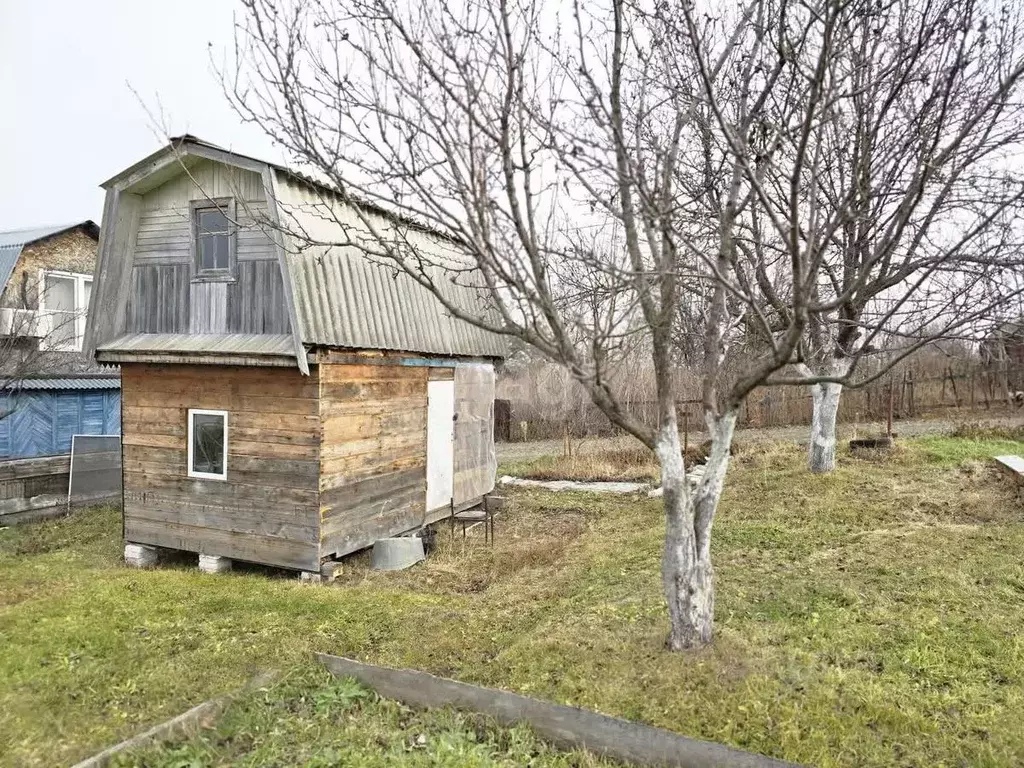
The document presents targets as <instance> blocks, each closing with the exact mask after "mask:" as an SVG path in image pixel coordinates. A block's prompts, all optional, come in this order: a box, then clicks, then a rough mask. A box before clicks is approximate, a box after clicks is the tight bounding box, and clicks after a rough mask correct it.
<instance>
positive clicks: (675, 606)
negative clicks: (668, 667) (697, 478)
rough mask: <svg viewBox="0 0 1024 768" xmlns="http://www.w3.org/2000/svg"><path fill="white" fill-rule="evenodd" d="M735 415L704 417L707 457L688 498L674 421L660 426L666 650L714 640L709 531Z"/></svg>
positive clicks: (678, 649)
mask: <svg viewBox="0 0 1024 768" xmlns="http://www.w3.org/2000/svg"><path fill="white" fill-rule="evenodd" d="M735 426H736V414H735V413H734V412H730V413H728V414H726V415H725V416H722V417H719V418H709V419H708V428H709V431H710V434H711V455H710V456H709V457H708V463H707V466H706V467H705V471H704V477H703V478H702V479H701V482H700V484H699V485H698V487H697V489H696V490H695V491H694V492H693V493H692V494H691V493H690V489H689V486H688V483H687V479H686V469H685V466H684V463H683V456H682V452H681V450H680V445H679V431H678V429H677V425H676V423H675V420H674V419H673V420H671V423H664V424H663V425H662V428H661V430H660V434H659V436H658V442H657V453H658V459H659V461H660V463H661V486H662V491H663V494H664V499H663V501H664V505H665V551H664V556H663V558H662V566H661V575H662V581H663V583H664V587H665V598H666V600H667V601H668V615H669V625H670V629H669V636H668V641H667V642H666V645H667V647H668V648H669V650H672V651H680V650H683V649H686V648H699V647H701V646H704V645H707V644H708V643H710V642H711V639H712V637H713V635H714V616H715V589H714V570H713V568H712V566H711V526H712V523H713V521H714V516H715V511H716V510H717V508H718V500H719V498H721V495H722V487H723V484H724V481H725V472H726V469H727V468H728V465H729V448H730V446H731V444H732V434H733V430H734V429H735Z"/></svg>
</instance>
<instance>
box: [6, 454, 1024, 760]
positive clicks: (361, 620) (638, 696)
mask: <svg viewBox="0 0 1024 768" xmlns="http://www.w3.org/2000/svg"><path fill="white" fill-rule="evenodd" d="M1003 440H1004V438H989V437H982V438H980V439H965V438H960V439H952V438H927V439H923V440H920V441H915V442H909V443H906V444H901V446H900V447H899V448H898V450H896V451H895V453H893V454H892V455H891V456H889V457H876V458H874V459H869V458H853V457H850V456H847V455H843V456H841V458H840V468H839V469H838V470H837V471H836V472H835V473H832V474H830V475H823V476H816V475H811V474H809V473H808V472H807V471H806V470H805V468H804V456H803V452H802V450H801V449H799V448H796V447H792V446H778V445H760V444H759V445H752V446H750V447H749V449H748V450H744V451H743V452H741V453H740V454H739V455H738V456H737V457H735V459H734V461H733V465H732V467H731V469H730V475H729V480H728V483H727V488H726V493H725V496H724V498H723V501H722V505H721V508H720V515H719V519H718V521H717V522H716V527H715V539H714V544H713V550H714V552H713V556H714V561H715V566H716V583H717V589H718V591H717V599H716V627H717V637H716V640H715V643H714V645H713V646H712V647H711V648H709V649H706V650H704V651H700V652H697V653H688V654H672V653H668V652H666V651H665V650H664V649H663V646H662V642H663V639H664V637H665V634H666V630H667V622H666V618H665V608H664V602H663V599H662V597H661V593H660V578H659V556H660V547H661V537H662V530H663V528H662V522H661V511H660V508H659V505H658V502H657V501H655V500H648V499H646V498H632V497H629V498H621V497H604V496H595V495H586V494H550V493H540V492H519V493H516V494H514V495H513V497H512V501H511V503H510V505H509V507H510V508H509V510H508V514H507V516H506V517H505V518H504V519H503V520H501V521H500V522H499V525H498V541H497V545H496V546H495V547H494V548H493V549H490V548H487V547H485V546H483V544H482V542H481V541H480V540H479V538H476V539H474V538H473V536H471V537H470V541H469V542H468V543H467V544H466V545H465V546H463V543H462V541H461V538H459V539H457V540H456V541H454V542H451V541H449V540H448V538H447V536H446V535H445V536H442V537H440V538H441V541H442V542H443V544H444V547H443V549H442V551H441V552H440V553H439V554H438V555H437V556H436V557H432V558H431V559H430V560H429V561H428V562H427V563H424V564H422V565H420V566H417V567H415V568H413V569H410V570H409V571H405V572H401V573H390V574H389V573H375V572H371V571H369V570H367V569H366V567H365V563H364V559H363V558H355V559H354V560H353V561H352V563H351V564H350V565H349V566H348V567H347V568H346V571H345V573H344V575H343V577H342V580H341V583H340V584H339V585H337V586H335V587H331V588H326V587H310V586H303V585H300V584H299V583H297V582H296V581H295V580H293V579H288V578H282V577H278V576H275V575H273V574H271V573H269V572H268V571H266V570H261V569H251V570H248V571H246V572H242V571H236V572H234V573H232V574H228V575H218V576H207V575H203V574H199V573H198V572H197V571H196V570H195V567H194V565H191V564H188V563H179V564H177V565H164V566H161V567H160V568H158V569H156V570H152V571H141V572H140V571H133V570H130V569H127V568H124V567H123V566H121V565H120V561H119V558H120V542H119V535H120V524H119V520H118V517H117V514H116V512H112V511H109V510H107V511H97V512H90V513H86V514H82V515H78V516H76V517H74V518H71V519H68V520H63V521H59V522H54V523H44V524H39V525H35V526H30V527H22V528H13V529H7V530H3V531H0V648H2V652H0V764H2V765H12V766H14V765H17V766H26V765H27V766H34V765H62V764H68V763H70V762H73V761H74V760H76V759H80V758H82V757H84V756H86V755H88V754H90V753H92V752H95V751H98V750H99V749H102V748H103V747H105V746H108V745H109V744H111V743H114V742H116V741H118V740H120V739H123V738H126V737H127V736H129V735H132V734H134V733H136V732H138V731H139V730H141V729H142V728H144V727H145V726H147V725H149V724H152V723H155V722H159V721H161V720H164V719H167V718H169V717H171V716H173V715H175V714H178V713H179V712H182V711H184V710H185V709H187V708H188V707H190V706H192V705H194V704H196V703H198V702H199V701H202V700H203V699H206V698H209V697H210V696H212V695H215V694H218V693H222V692H225V691H229V690H232V689H234V688H235V687H237V686H239V685H241V684H242V683H243V682H244V681H245V680H247V679H248V678H249V677H251V676H252V675H253V674H254V673H255V672H256V671H257V670H261V669H267V668H276V669H281V670H283V671H284V673H285V680H284V682H282V686H284V687H283V688H281V689H280V690H278V689H276V688H275V689H274V690H272V691H270V692H268V693H266V694H264V695H263V698H262V699H261V698H260V697H258V696H257V697H253V698H252V699H246V700H245V702H240V703H239V705H238V706H237V707H233V708H232V710H231V711H230V712H229V714H228V716H226V718H225V721H224V722H223V723H222V724H221V725H219V726H218V728H217V729H215V730H213V731H211V732H209V733H207V734H205V735H204V736H203V737H202V738H201V739H197V740H193V741H191V742H189V743H188V744H186V745H184V746H170V747H166V748H161V749H158V750H156V751H150V752H149V753H147V758H146V759H147V762H146V764H147V765H162V764H167V765H191V764H197V765H205V764H209V763H215V764H222V763H225V764H231V763H232V762H233V761H234V762H239V763H243V764H246V765H250V764H255V765H262V764H274V763H275V760H277V761H278V764H286V763H290V762H299V763H301V762H303V761H312V760H314V756H317V755H319V757H317V758H316V759H321V758H323V756H325V755H327V756H329V755H330V754H331V753H330V750H332V749H343V748H346V747H345V745H346V744H347V743H349V742H351V744H352V749H353V750H357V751H354V752H352V753H351V755H352V757H351V759H350V764H357V763H359V761H360V760H364V759H365V760H369V759H371V757H363V755H367V756H373V755H378V751H377V748H378V747H379V749H380V756H381V759H382V760H384V757H383V756H385V755H401V756H402V759H404V760H406V763H407V764H416V763H415V761H416V760H425V761H426V762H424V763H422V764H427V763H429V760H427V759H426V758H425V757H422V756H423V755H424V754H425V752H424V750H423V749H420V748H419V747H416V748H413V747H411V746H410V747H409V749H408V750H406V748H405V747H404V746H402V745H407V737H409V736H410V734H411V733H412V732H413V731H420V730H421V731H423V732H425V733H427V734H428V743H432V742H431V740H432V739H434V738H435V736H436V740H437V741H438V743H440V742H441V741H445V740H449V741H452V743H453V744H456V747H454V748H455V749H466V750H472V749H480V750H483V751H482V752H480V753H477V752H474V753H473V755H474V756H469V757H466V758H465V759H462V758H459V757H452V758H451V759H452V760H454V761H455V762H453V763H452V764H473V765H476V764H480V765H488V764H491V763H488V762H487V761H488V760H490V761H492V763H497V764H502V763H501V761H502V760H505V761H506V763H507V764H512V763H517V762H522V759H521V756H520V755H519V753H516V752H514V751H513V753H512V754H511V755H509V753H508V749H509V748H510V747H509V746H508V745H509V744H510V743H511V741H510V740H515V739H520V738H521V739H523V740H525V741H524V742H523V743H526V742H529V743H530V744H532V745H534V746H529V747H525V748H528V749H536V750H540V751H539V752H538V754H539V755H541V756H542V757H540V758H538V762H536V763H535V764H537V765H548V764H553V765H558V764H560V763H558V762H557V761H558V760H561V759H563V758H562V756H560V755H558V753H555V752H550V751H543V750H544V749H545V748H544V747H543V746H542V745H536V742H535V741H530V739H531V738H532V737H530V736H529V734H525V733H523V732H521V731H519V730H518V729H517V730H516V731H514V732H506V731H502V730H500V729H487V728H485V729H484V730H483V731H481V730H479V728H477V727H476V726H475V725H472V724H470V721H469V720H466V719H463V718H462V716H458V715H453V714H450V713H444V712H441V713H430V714H429V715H415V714H412V713H408V712H405V711H404V710H402V709H401V708H400V707H397V705H394V704H389V703H387V702H380V701H378V700H376V699H370V700H367V699H360V700H359V702H358V705H354V706H353V707H352V708H349V709H345V710H344V713H343V714H330V713H328V714H324V713H323V712H317V710H316V705H315V701H316V697H317V695H318V693H317V692H318V691H323V690H330V689H331V684H329V683H327V682H325V680H324V679H323V678H322V675H321V677H317V676H316V675H317V674H318V673H316V672H315V671H313V670H314V667H313V666H312V664H311V662H310V654H311V653H312V652H313V651H324V652H328V653H337V654H341V655H346V656H352V657H356V658H362V659H367V660H370V661H374V662H380V663H385V664H389V665H395V666H408V667H413V668H417V669H423V670H426V671H429V672H433V673H435V674H441V675H446V676H450V677H456V678H459V679H462V680H466V681H468V682H475V683H480V684H485V685H491V686H496V687H501V688H506V689H509V690H516V691H519V692H523V693H527V694H529V695H534V696H538V697H542V698H546V699H550V700H554V701H559V702H562V703H568V704H573V705H577V706H582V707H587V708H591V709H596V710H598V711H601V712H605V713H608V714H613V715H617V716H622V717H627V718H630V719H635V720H639V721H644V722H647V723H651V724H654V725H657V726H660V727H665V728H670V729H672V730H675V731H678V732H680V733H684V734H687V735H691V736H695V737H699V738H705V739H712V740H716V741H722V742H726V743H729V744H733V745H735V746H738V747H741V748H745V749H750V750H753V751H757V752H762V753H765V754H770V755H773V756H777V757H783V758H788V759H791V760H794V761H798V762H804V763H809V764H816V765H878V766H881V765H893V764H899V765H929V766H930V765H962V764H970V765H1017V764H1021V763H1024V729H1022V728H1021V727H1020V712H1021V711H1024V633H1022V632H1021V627H1022V626H1024V564H1022V558H1021V554H1020V553H1021V552H1022V551H1024V515H1022V508H1021V506H1020V503H1019V502H1018V501H1017V500H1016V498H1015V495H1014V490H1013V488H1012V487H1011V486H1010V484H1009V483H1008V482H1005V481H1003V480H1002V479H1001V478H1000V477H999V475H998V474H997V473H996V472H995V470H993V469H992V468H991V462H990V461H988V458H989V457H990V456H991V455H992V453H993V452H1005V451H1011V452H1014V453H1021V452H1024V443H1019V442H1014V441H1009V442H1004V441H1003ZM307 690H308V693H306V691H307ZM328 695H333V694H328ZM260 702H262V703H260ZM257 704H259V706H257ZM286 710H287V712H289V713H292V715H293V716H292V715H289V716H287V717H285V716H284V712H285V711H286ZM336 716H337V717H340V718H342V720H343V723H342V725H343V727H344V728H346V729H351V730H350V733H351V739H349V740H345V739H342V738H341V737H340V736H338V737H337V738H336V736H337V734H335V728H334V726H333V725H332V726H331V727H328V725H327V721H326V720H324V718H325V717H327V718H332V717H336ZM395 718H397V720H396V719H395ZM420 718H422V719H420ZM282 719H283V722H282V724H281V725H280V726H279V727H278V726H274V725H273V723H274V722H277V721H278V720H282ZM332 722H333V721H332ZM339 722H340V721H339ZM403 723H405V724H411V725H409V728H411V729H412V730H408V729H406V726H405V725H403ZM339 727H340V726H339ZM470 733H473V734H475V735H474V736H473V739H472V740H469V734H470ZM459 734H461V736H460V735H459ZM374 744H376V745H377V746H376V747H375V746H374ZM473 745H476V747H474V746H473ZM438 748H440V747H438ZM359 749H364V750H366V751H365V752H364V753H360V752H358V750H359ZM204 750H205V751H204ZM261 750H264V751H261ZM289 750H290V751H289ZM395 750H397V751H395ZM178 754H180V755H182V756H183V757H182V761H180V762H178V763H175V762H173V760H172V757H173V756H174V755H178ZM431 754H433V753H431ZM185 757H188V759H189V760H193V758H194V760H193V762H188V761H186V760H185ZM250 757H251V758H252V762H249V760H250ZM257 758H258V759H257ZM165 759H166V760H167V761H170V762H166V763H161V762H159V760H165ZM324 759H326V758H324ZM346 759H349V758H347V757H346ZM444 759H448V758H444ZM567 759H568V758H567ZM260 760H262V761H263V762H259V761H260ZM339 760H340V758H339ZM459 760H462V762H459ZM544 761H548V762H544ZM342 762H344V760H342ZM311 764H317V763H315V762H312V763H311ZM392 764H403V763H402V762H401V761H400V760H399V759H398V758H397V757H396V759H395V760H394V761H392ZM568 764H571V762H570V763H568Z"/></svg>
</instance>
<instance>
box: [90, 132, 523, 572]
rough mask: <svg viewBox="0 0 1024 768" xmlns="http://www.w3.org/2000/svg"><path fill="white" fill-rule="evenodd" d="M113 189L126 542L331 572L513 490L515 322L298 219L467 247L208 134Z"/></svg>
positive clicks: (104, 355)
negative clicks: (502, 452)
mask: <svg viewBox="0 0 1024 768" xmlns="http://www.w3.org/2000/svg"><path fill="white" fill-rule="evenodd" d="M103 187H104V188H105V189H106V203H105V206H104V212H103V223H102V227H101V233H100V245H99V262H98V270H97V275H96V282H95V285H94V288H93V292H92V304H91V307H90V321H89V326H88V329H87V331H86V347H87V349H88V350H89V351H91V352H94V353H95V357H96V359H97V360H98V361H99V362H102V363H116V364H118V365H120V366H121V382H122V398H123V414H122V416H123V418H122V431H123V459H124V537H125V543H126V552H128V551H129V549H128V545H133V546H132V548H131V550H130V551H131V552H132V553H134V554H136V555H138V556H139V557H140V558H141V559H146V558H147V557H148V556H149V554H151V553H150V550H149V549H148V548H151V547H167V548H173V549H178V550H186V551H192V552H198V553H201V554H202V555H206V556H213V557H219V558H231V559H238V560H244V561H251V562H256V563H263V564H268V565H274V566H281V567H284V568H291V569H297V570H301V571H308V572H318V571H319V570H320V568H321V566H322V564H323V562H324V561H325V560H328V559H330V558H334V557H337V556H340V555H344V554H347V553H350V552H353V551H356V550H358V549H361V548H364V547H367V546H369V545H371V544H372V543H373V542H374V541H376V540H377V539H380V538H383V537H388V536H393V535H397V534H400V533H403V532H409V531H411V530H415V529H417V528H419V527H421V526H423V525H426V524H429V523H431V522H434V521H437V520H439V519H442V518H443V517H446V516H448V515H449V514H450V513H451V511H452V510H453V509H454V510H460V509H463V508H467V507H470V506H473V505H475V504H477V503H479V502H480V500H481V498H482V497H483V496H484V495H485V494H487V493H489V492H490V491H491V490H492V489H493V486H494V474H495V469H496V463H495V455H494V444H493V400H494V365H495V363H496V362H497V361H499V359H500V358H501V357H502V356H503V354H504V345H503V343H502V342H501V340H500V338H499V337H497V336H495V335H493V334H490V333H487V332H485V331H483V330H481V329H479V328H477V327H475V326H473V325H471V324H468V323H465V322H462V321H459V320H456V319H454V318H453V317H452V316H451V315H450V314H449V313H447V312H446V311H445V310H444V308H443V305H442V303H441V302H440V301H438V300H437V299H436V298H435V297H434V296H433V295H431V294H430V293H429V292H428V291H426V290H425V289H423V288H422V287H421V286H419V285H417V284H416V282H415V281H413V280H412V279H411V278H410V277H409V276H408V275H405V274H401V273H398V272H396V270H395V269H393V268H389V267H388V266H387V265H383V264H381V263H378V262H376V261H374V260H373V259H372V258H371V257H369V256H368V255H367V253H366V252H365V251H364V250H362V249H360V248H359V247H358V246H355V245H345V246H330V247H328V246H320V247H310V246H309V243H308V239H307V238H306V237H303V238H301V242H300V239H299V238H298V237H296V236H294V235H290V234H289V235H286V234H284V233H286V232H290V233H294V232H297V231H298V232H303V233H305V234H306V235H308V237H309V238H313V239H315V241H316V242H332V241H333V242H340V241H346V236H347V235H348V236H350V235H351V233H352V232H354V231H358V230H359V229H360V227H364V228H363V230H362V231H364V232H366V230H365V222H364V220H363V219H362V218H361V217H360V216H358V215H357V213H358V212H361V213H362V214H363V215H365V216H369V217H371V221H372V222H374V226H377V224H379V225H380V226H388V227H395V228H397V229H400V230H401V231H402V232H403V236H405V237H407V238H409V239H411V240H415V242H416V245H417V251H418V252H419V253H421V254H424V255H426V256H428V257H430V255H431V254H435V253H436V254H437V256H438V263H442V262H443V261H444V260H445V259H446V258H451V257H452V255H453V253H454V252H455V248H456V246H455V244H454V243H453V242H452V241H450V240H448V239H446V238H445V237H444V236H442V235H439V234H437V233H435V232H432V231H430V230H428V229H426V228H423V227H421V226H419V225H417V224H415V223H413V222H410V221H406V220H404V219H399V218H396V217H394V216H392V215H391V214H389V213H387V212H385V211H383V210H381V209H378V208H375V207H370V206H365V207H362V208H361V209H359V211H356V210H355V209H353V208H351V207H350V206H351V204H350V203H348V202H346V201H344V200H342V199H341V197H340V196H338V195H336V194H335V193H334V192H333V191H332V190H331V189H330V188H328V187H326V186H323V185H321V184H318V183H317V182H315V181H313V180H311V179H309V178H307V177H305V176H303V175H300V174H298V173H295V172H292V171H290V170H288V169H287V168H284V167H281V166H279V165H275V164H273V163H269V162H265V161H262V160H257V159H254V158H251V157H246V156H243V155H240V154H237V153H234V152H230V151H227V150H225V149H222V148H220V147H217V146H214V145H212V144H208V143H206V142H203V141H200V140H198V139H196V138H194V137H191V136H185V137H181V138H178V139H173V140H172V141H171V143H170V145H168V146H167V147H165V148H163V149H161V150H160V151H158V152H156V153H155V154H153V155H151V156H149V157H147V158H145V159H144V160H142V161H140V162H139V163H136V164H135V165H133V166H132V167H130V168H128V169H126V170H125V171H123V172H121V173H119V174H118V175H117V176H115V177H114V178H112V179H110V180H109V181H107V182H106V183H105V184H103ZM302 245H305V247H300V246H302ZM438 269H441V267H438ZM470 277H472V274H470ZM443 282H444V284H445V285H446V288H445V290H450V291H451V295H450V296H449V297H448V298H449V300H450V301H452V302H454V304H453V305H454V306H466V307H467V308H473V309H474V310H476V309H479V306H482V305H478V303H479V302H481V297H480V295H479V292H478V291H477V290H475V289H473V288H472V287H470V285H469V284H467V283H466V282H465V281H462V280H444V281H443ZM140 545H141V546H140Z"/></svg>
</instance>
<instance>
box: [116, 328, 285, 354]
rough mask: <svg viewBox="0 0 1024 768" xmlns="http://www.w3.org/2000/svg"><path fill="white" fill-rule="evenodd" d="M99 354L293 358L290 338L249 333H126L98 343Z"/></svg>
mask: <svg viewBox="0 0 1024 768" xmlns="http://www.w3.org/2000/svg"><path fill="white" fill-rule="evenodd" d="M98 350H99V351H101V352H152V353H162V352H165V353H168V354H175V353H185V354H212V355H287V356H288V357H295V346H294V344H293V343H292V337H291V336H285V335H269V334H267V335H257V334H252V333H228V334H191V333H129V334H125V335H124V336H120V337H118V338H116V339H114V340H113V341H108V342H106V343H105V344H100V345H99V347H98Z"/></svg>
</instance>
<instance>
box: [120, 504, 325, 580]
mask: <svg viewBox="0 0 1024 768" xmlns="http://www.w3.org/2000/svg"><path fill="white" fill-rule="evenodd" d="M125 540H126V541H131V542H135V543H139V544H150V545H152V546H156V547H167V548H169V549H180V550H185V551H186V552H200V553H203V554H210V555H221V556H222V557H230V558H231V559H233V560H244V561H247V562H252V563H262V564H264V565H276V566H280V567H281V568H292V569H295V570H303V571H310V570H314V569H315V570H319V568H320V555H319V548H318V547H317V545H316V544H310V543H307V542H302V541H295V540H292V539H287V538H283V537H277V536H260V535H257V534H251V533H235V532H233V531H225V530H222V529H219V528H203V527H200V526H194V525H181V524H178V523H168V522H153V521H151V520H144V519H141V518H137V517H135V516H129V515H126V516H125Z"/></svg>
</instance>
